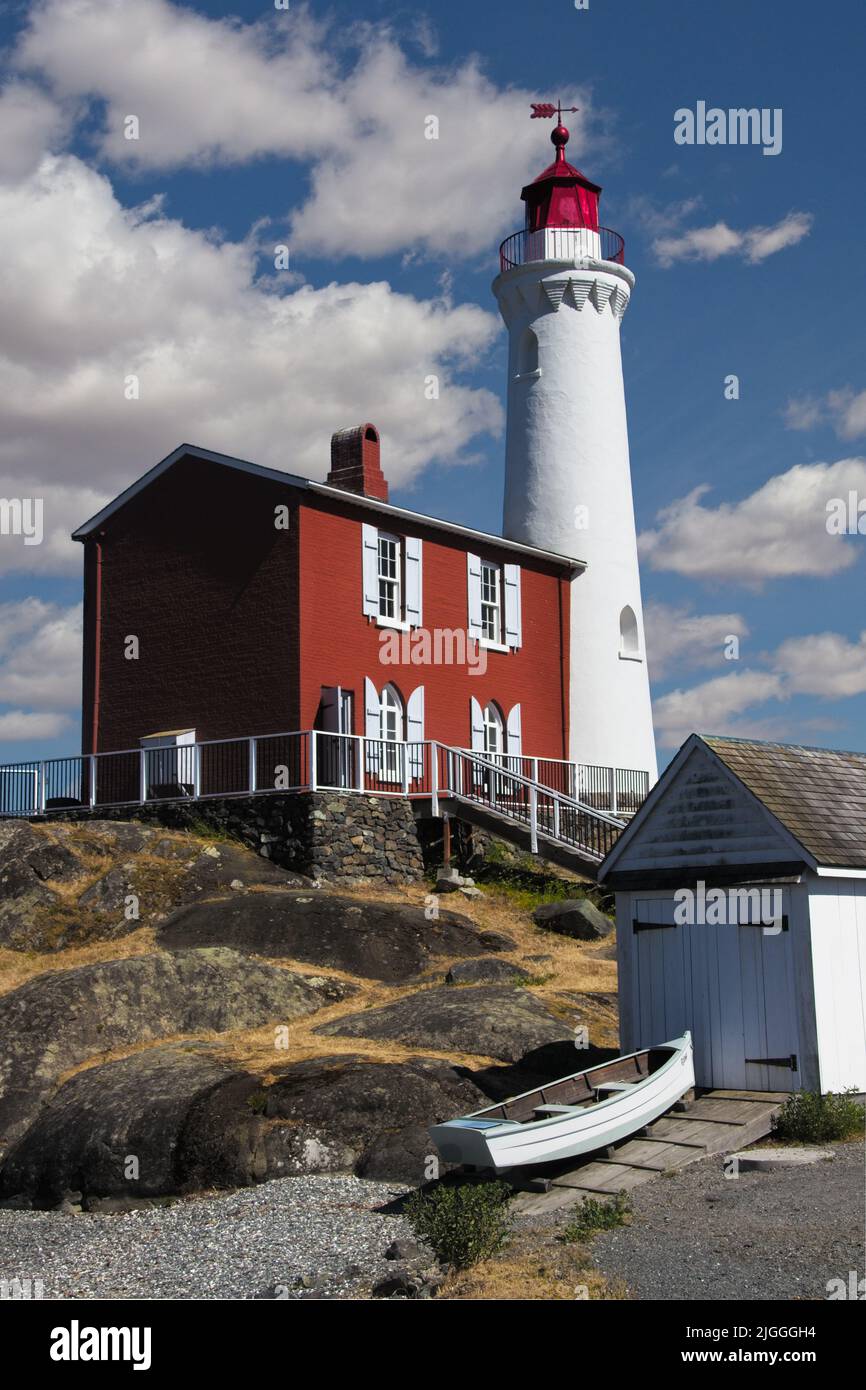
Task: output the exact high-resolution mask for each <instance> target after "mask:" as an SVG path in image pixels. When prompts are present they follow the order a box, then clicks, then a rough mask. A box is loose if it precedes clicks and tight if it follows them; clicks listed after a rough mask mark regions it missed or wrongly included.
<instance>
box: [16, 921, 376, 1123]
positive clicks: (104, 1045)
mask: <svg viewBox="0 0 866 1390" xmlns="http://www.w3.org/2000/svg"><path fill="white" fill-rule="evenodd" d="M351 991H352V986H351V985H347V984H342V983H337V982H335V981H328V980H318V981H315V980H314V981H311V980H309V979H307V978H305V977H304V976H301V975H298V974H296V973H294V972H292V971H289V970H285V969H282V968H280V967H278V966H272V965H267V964H265V963H264V962H262V961H254V960H249V959H248V958H247V957H246V956H242V955H239V954H238V952H236V951H231V950H228V949H227V948H225V947H213V948H209V949H205V950H193V951H176V952H169V953H165V954H160V955H150V956H135V957H132V958H131V959H129V960H113V961H107V962H104V963H100V964H97V965H85V966H81V967H79V968H78V969H77V970H64V971H49V972H47V973H46V974H44V975H39V976H37V977H36V978H35V979H33V980H30V981H28V983H27V984H24V985H22V986H21V987H20V988H19V989H16V990H12V991H11V992H10V993H9V994H6V995H2V996H0V1037H2V1039H3V1051H2V1061H0V1142H2V1143H5V1144H8V1143H9V1142H10V1141H11V1140H13V1139H14V1138H15V1137H16V1135H18V1134H20V1133H21V1131H22V1130H23V1128H24V1127H25V1126H26V1124H27V1123H28V1121H29V1120H30V1119H32V1118H33V1116H34V1115H35V1114H36V1113H37V1111H38V1109H39V1107H40V1104H41V1103H42V1101H43V1100H44V1098H45V1096H46V1095H47V1094H48V1092H49V1091H50V1090H51V1088H52V1087H53V1085H54V1084H55V1082H56V1080H57V1078H58V1077H59V1076H60V1075H61V1074H62V1073H63V1072H64V1071H68V1070H69V1069H71V1068H72V1067H74V1066H76V1065H77V1064H78V1063H80V1062H83V1061H87V1060H88V1059H90V1058H92V1057H98V1056H100V1055H104V1054H105V1053H106V1052H110V1051H112V1050H113V1049H115V1048H120V1047H126V1046H129V1045H131V1044H135V1043H141V1042H150V1041H153V1040H155V1039H159V1038H164V1037H171V1036H173V1035H175V1034H178V1033H189V1034H191V1033H196V1032H217V1033H222V1032H227V1031H229V1030H231V1029H238V1028H257V1027H260V1026H261V1025H262V1024H265V1023H269V1022H274V1023H276V1024H285V1023H289V1022H291V1020H292V1019H295V1018H300V1017H302V1016H304V1015H307V1014H311V1013H314V1012H315V1011H316V1010H317V1009H320V1008H321V1007H322V1006H323V1004H325V1003H331V1002H333V1001H334V1000H335V999H341V998H344V997H345V996H346V995H347V994H349V993H351Z"/></svg>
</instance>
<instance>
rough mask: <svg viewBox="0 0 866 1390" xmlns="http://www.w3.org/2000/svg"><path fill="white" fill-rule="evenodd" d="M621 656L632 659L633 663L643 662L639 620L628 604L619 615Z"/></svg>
mask: <svg viewBox="0 0 866 1390" xmlns="http://www.w3.org/2000/svg"><path fill="white" fill-rule="evenodd" d="M619 654H620V656H621V657H626V658H631V660H632V661H640V660H641V654H640V643H639V641H638V632H637V618H636V617H635V614H634V609H633V608H630V607H629V606H628V604H626V606H625V608H624V609H623V610H622V612H621V613H620V615H619Z"/></svg>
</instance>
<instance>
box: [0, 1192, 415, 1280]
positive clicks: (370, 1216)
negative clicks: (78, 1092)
mask: <svg viewBox="0 0 866 1390" xmlns="http://www.w3.org/2000/svg"><path fill="white" fill-rule="evenodd" d="M405 1190H406V1189H405V1188H403V1187H399V1186H397V1185H394V1184H390V1183H380V1182H365V1181H363V1180H362V1179H360V1178H354V1177H330V1176H328V1177H303V1178H281V1179H279V1180H277V1181H275V1182H269V1183H263V1184H262V1185H261V1186H259V1187H253V1188H244V1189H242V1190H241V1191H236V1192H231V1193H228V1194H220V1195H219V1196H208V1197H195V1198H190V1199H187V1200H183V1201H178V1202H176V1203H174V1204H173V1205H172V1206H167V1207H153V1208H148V1209H146V1210H138V1211H131V1212H124V1213H121V1214H117V1215H88V1214H86V1213H81V1214H78V1213H66V1212H59V1211H47V1212H33V1211H0V1279H13V1278H15V1277H18V1278H21V1279H27V1278H30V1279H33V1280H36V1279H41V1280H42V1281H43V1285H44V1297H45V1298H191V1299H206V1298H232V1299H235V1298H255V1297H256V1295H263V1294H264V1291H265V1290H266V1289H268V1288H272V1287H273V1286H274V1285H282V1286H286V1287H288V1289H289V1290H290V1293H289V1295H288V1296H289V1297H303V1296H304V1293H303V1292H302V1291H300V1290H299V1291H297V1292H296V1291H295V1289H294V1287H293V1286H294V1285H295V1282H296V1281H298V1280H300V1279H303V1278H304V1277H305V1276H308V1277H309V1278H311V1280H312V1282H313V1284H314V1285H315V1288H316V1292H317V1293H318V1296H322V1295H324V1296H325V1297H330V1298H351V1297H357V1296H358V1295H359V1294H361V1295H362V1296H364V1295H365V1293H366V1291H367V1290H368V1289H369V1287H370V1285H371V1284H372V1283H374V1282H376V1280H378V1279H380V1278H383V1277H384V1276H385V1275H387V1274H393V1273H394V1272H395V1265H394V1262H393V1261H391V1260H385V1259H384V1253H385V1251H386V1250H387V1248H388V1246H389V1245H390V1243H391V1241H392V1240H395V1239H398V1238H402V1237H406V1238H411V1234H412V1233H411V1231H410V1229H409V1227H408V1224H407V1223H406V1222H405V1221H404V1220H403V1219H402V1218H400V1217H395V1216H386V1215H383V1214H382V1213H381V1212H379V1211H378V1210H377V1208H379V1207H381V1206H384V1205H387V1204H388V1203H389V1202H391V1201H393V1200H394V1199H395V1198H396V1197H398V1196H400V1195H402V1193H403V1192H404V1191H405ZM353 1267H354V1268H353ZM270 1296H271V1297H273V1296H274V1295H273V1294H271V1295H270ZM284 1296H285V1295H284ZM306 1296H310V1295H309V1294H307V1295H306Z"/></svg>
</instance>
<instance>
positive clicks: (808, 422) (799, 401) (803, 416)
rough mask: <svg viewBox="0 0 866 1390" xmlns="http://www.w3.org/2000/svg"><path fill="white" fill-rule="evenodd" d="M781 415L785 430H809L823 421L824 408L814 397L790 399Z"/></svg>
mask: <svg viewBox="0 0 866 1390" xmlns="http://www.w3.org/2000/svg"><path fill="white" fill-rule="evenodd" d="M782 413H783V415H784V417H785V428H786V429H789V430H811V429H814V427H815V426H816V425H817V424H819V423H820V421H821V420H822V419H823V417H824V407H823V405H822V404H821V402H820V401H819V400H816V399H815V397H814V396H800V397H799V398H798V397H792V398H791V400H789V401H788V403H787V405H786V406H785V409H784V411H783V412H782Z"/></svg>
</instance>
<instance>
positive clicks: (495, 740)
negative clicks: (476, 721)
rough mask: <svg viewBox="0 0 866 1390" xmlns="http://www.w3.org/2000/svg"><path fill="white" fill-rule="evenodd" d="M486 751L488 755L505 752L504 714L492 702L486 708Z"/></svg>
mask: <svg viewBox="0 0 866 1390" xmlns="http://www.w3.org/2000/svg"><path fill="white" fill-rule="evenodd" d="M484 752H485V753H486V754H487V755H488V757H491V756H494V755H496V754H498V753H504V752H505V737H504V726H503V722H502V715H501V714H500V712H499V708H498V706H496V705H494V704H493V703H492V702H491V703H490V704H489V705H486V706H485V708H484Z"/></svg>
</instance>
